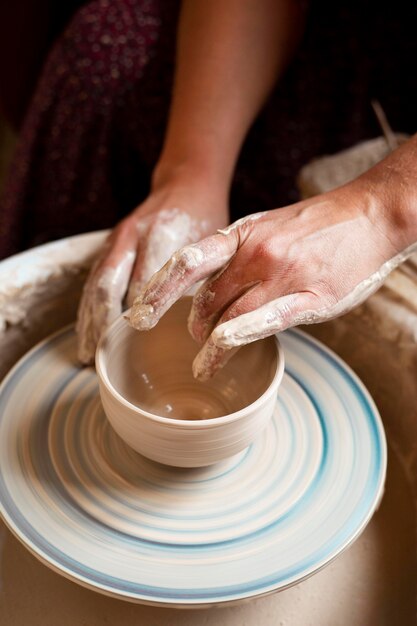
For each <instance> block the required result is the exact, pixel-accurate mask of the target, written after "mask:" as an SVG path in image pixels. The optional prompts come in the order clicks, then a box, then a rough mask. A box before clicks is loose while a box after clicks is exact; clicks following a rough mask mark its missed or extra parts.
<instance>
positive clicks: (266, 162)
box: [0, 0, 417, 257]
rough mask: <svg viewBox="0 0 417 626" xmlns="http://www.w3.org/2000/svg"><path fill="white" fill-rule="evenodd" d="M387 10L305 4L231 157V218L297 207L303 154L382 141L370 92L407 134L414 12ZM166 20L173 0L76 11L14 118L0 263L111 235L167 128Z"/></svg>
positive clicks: (105, 2)
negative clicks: (286, 59)
mask: <svg viewBox="0 0 417 626" xmlns="http://www.w3.org/2000/svg"><path fill="white" fill-rule="evenodd" d="M387 5H389V6H386V7H385V6H384V4H383V3H377V2H375V1H368V2H367V1H366V0H362V1H361V2H360V1H359V0H357V1H355V0H351V1H350V2H347V1H346V2H343V1H341V2H334V1H332V2H326V1H323V0H317V1H314V0H313V1H312V2H311V6H310V11H309V17H308V22H307V27H306V32H305V36H304V39H303V42H302V44H301V46H300V48H299V50H298V52H297V54H296V56H295V58H294V59H293V61H292V63H291V66H290V67H289V69H288V71H287V73H286V75H285V76H284V78H283V79H282V80H281V81H280V83H279V85H278V86H277V88H276V90H275V92H274V93H273V94H272V96H271V98H270V100H269V102H268V103H267V105H266V106H265V107H264V110H263V111H262V112H261V114H260V115H259V117H258V119H257V120H256V122H255V124H254V126H253V128H252V130H251V132H250V133H249V135H248V138H247V140H246V142H245V145H244V148H243V150H242V153H241V156H240V159H239V162H238V166H237V169H236V175H235V178H234V183H233V188H232V194H231V214H232V219H235V218H237V217H239V216H241V215H244V214H247V213H251V212H255V211H261V210H267V209H271V208H274V207H277V206H280V205H283V204H288V203H290V202H293V201H295V200H296V199H297V191H296V185H295V176H296V174H297V172H298V170H299V168H300V167H301V166H302V165H303V164H304V163H306V162H307V161H308V160H309V159H311V158H312V157H314V156H317V155H319V154H323V153H331V152H334V151H337V150H340V149H342V148H345V147H347V146H349V145H352V144H354V143H355V142H357V141H359V140H362V139H365V138H368V137H371V136H375V135H377V134H379V129H378V126H377V123H376V121H375V120H374V117H373V113H372V110H371V107H370V100H371V99H372V98H375V97H376V98H378V99H379V100H380V101H381V102H382V105H383V106H384V108H385V110H386V112H387V114H388V117H389V118H390V120H391V123H392V125H393V127H394V129H395V130H398V131H405V132H414V131H415V130H416V121H415V113H414V111H415V97H416V95H417V89H416V87H417V73H416V72H415V67H414V66H415V60H416V58H417V54H416V52H417V48H416V39H417V38H416V37H415V34H414V32H413V28H414V24H415V23H416V18H417V8H416V6H417V5H416V3H407V2H405V1H404V2H402V0H398V1H397V2H396V3H387ZM393 5H395V6H393ZM177 13H178V3H177V2H175V1H172V0H170V1H168V0H165V1H164V0H159V1H158V0H93V1H91V2H87V3H85V4H84V5H83V6H82V8H81V9H79V10H78V11H77V12H76V13H75V15H73V17H72V18H71V20H70V23H69V24H68V25H67V26H66V28H65V29H64V32H63V33H62V34H61V35H60V36H59V37H58V38H57V39H56V41H55V43H54V45H53V46H52V48H51V50H50V52H49V54H48V56H47V59H46V62H45V63H44V66H43V69H42V72H41V75H40V77H39V80H38V81H37V86H36V89H35V92H34V95H33V97H32V99H31V102H30V105H29V107H28V110H27V113H26V116H25V119H24V123H23V126H22V129H21V133H20V141H19V146H18V149H17V151H16V154H15V157H14V159H13V163H12V165H11V167H10V172H9V179H8V182H7V185H6V188H5V191H4V193H3V197H2V200H1V203H0V257H3V256H7V255H9V254H12V253H14V252H16V251H18V250H21V249H24V248H26V247H29V246H32V245H36V244H39V243H42V242H44V241H48V240H51V239H56V238H59V237H63V236H67V235H71V234H75V233H79V232H85V231H90V230H96V229H100V228H107V227H110V226H112V225H114V224H115V223H116V222H117V221H118V220H119V219H120V218H121V217H123V216H124V215H126V214H127V213H128V212H129V211H131V210H132V209H133V208H134V207H135V206H136V205H137V204H138V203H139V202H140V201H141V200H142V199H144V198H145V196H146V194H147V193H148V190H149V181H150V175H151V171H152V168H153V166H154V164H155V162H156V160H157V158H158V154H159V151H160V148H161V144H162V139H163V134H164V129H165V124H166V118H167V111H168V106H169V99H170V93H171V88H172V75H173V66H174V56H175V31H176V22H177Z"/></svg>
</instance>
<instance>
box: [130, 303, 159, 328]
mask: <svg viewBox="0 0 417 626" xmlns="http://www.w3.org/2000/svg"><path fill="white" fill-rule="evenodd" d="M157 322H158V318H157V317H156V315H155V309H154V307H153V306H152V304H145V303H142V302H140V301H139V302H137V300H136V301H135V302H133V306H132V308H131V309H130V317H129V323H130V325H131V326H133V328H136V330H150V329H151V328H153V327H154V326H155V325H156V323H157Z"/></svg>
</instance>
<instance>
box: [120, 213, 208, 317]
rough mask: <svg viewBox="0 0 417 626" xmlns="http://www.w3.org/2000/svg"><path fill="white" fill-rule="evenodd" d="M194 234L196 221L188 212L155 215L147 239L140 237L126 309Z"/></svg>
mask: <svg viewBox="0 0 417 626" xmlns="http://www.w3.org/2000/svg"><path fill="white" fill-rule="evenodd" d="M197 233H198V228H197V227H196V224H195V221H194V220H192V219H191V218H190V216H189V215H188V214H187V213H183V212H181V211H179V210H178V209H172V210H169V211H168V210H166V211H161V212H160V213H159V214H158V216H157V217H156V219H155V220H154V222H153V223H152V225H151V226H149V227H148V229H147V232H146V236H142V237H141V239H140V241H139V242H138V250H137V256H136V262H135V266H134V268H133V272H132V276H131V280H130V285H129V292H128V296H127V304H128V306H129V307H131V306H132V304H133V302H134V300H135V298H136V297H137V296H138V295H139V294H140V292H141V290H142V288H143V286H144V285H145V283H146V282H147V281H148V280H150V278H152V276H153V275H154V274H156V272H158V271H159V270H160V269H161V268H162V267H163V265H164V264H165V263H166V262H167V261H168V260H169V258H170V257H171V256H172V255H173V254H174V252H176V251H177V250H178V249H179V248H181V247H182V246H185V245H187V244H189V243H192V242H193V241H195V240H196V239H198V237H197Z"/></svg>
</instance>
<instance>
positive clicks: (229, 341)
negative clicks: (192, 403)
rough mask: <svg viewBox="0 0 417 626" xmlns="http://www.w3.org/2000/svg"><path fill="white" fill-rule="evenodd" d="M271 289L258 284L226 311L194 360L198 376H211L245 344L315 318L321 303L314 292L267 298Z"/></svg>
mask: <svg viewBox="0 0 417 626" xmlns="http://www.w3.org/2000/svg"><path fill="white" fill-rule="evenodd" d="M271 289H272V285H271ZM269 291H270V289H268V287H267V285H266V284H264V283H263V284H261V285H256V286H255V287H254V288H253V289H250V290H249V291H248V292H246V293H245V294H244V295H243V296H242V297H241V298H239V299H238V300H237V301H236V302H234V303H233V304H232V305H231V306H230V307H229V309H228V310H227V311H226V312H225V313H224V314H223V316H222V317H221V319H220V322H219V324H218V325H217V326H216V328H215V329H214V331H213V332H212V334H211V335H210V337H209V338H208V339H207V341H206V343H205V344H204V346H203V348H202V349H201V350H200V352H199V353H198V355H197V356H196V358H195V360H194V363H193V374H194V376H195V377H196V378H198V379H199V380H208V379H209V378H211V377H212V376H213V375H214V374H215V373H216V371H217V370H218V369H220V368H221V367H223V366H224V365H225V364H226V363H227V361H228V360H229V359H230V358H231V356H232V355H233V354H234V353H235V352H236V350H237V349H238V348H239V347H240V346H242V345H245V344H247V343H251V342H252V341H256V340H258V339H264V338H265V337H269V336H270V335H273V334H275V333H276V332H280V331H282V330H285V329H286V328H289V327H291V326H296V325H298V324H302V323H306V320H309V321H312V318H313V317H314V315H315V314H316V310H315V309H317V303H318V298H317V296H316V295H315V294H313V293H311V292H300V293H295V294H288V295H284V296H281V297H280V298H277V299H275V300H272V301H266V300H267V298H268V292H269ZM265 301H266V302H265Z"/></svg>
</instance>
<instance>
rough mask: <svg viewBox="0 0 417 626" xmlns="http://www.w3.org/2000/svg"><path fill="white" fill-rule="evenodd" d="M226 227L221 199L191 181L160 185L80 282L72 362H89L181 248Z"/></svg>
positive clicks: (117, 231) (120, 227) (123, 223)
mask: <svg viewBox="0 0 417 626" xmlns="http://www.w3.org/2000/svg"><path fill="white" fill-rule="evenodd" d="M227 223H228V210H227V201H226V198H225V196H224V195H223V194H221V193H219V192H217V191H216V190H214V189H213V187H211V188H210V189H207V188H206V187H205V186H204V185H203V184H201V183H200V182H199V181H196V179H195V178H193V179H192V180H184V178H182V179H181V180H180V181H178V180H176V181H175V182H172V181H170V182H166V183H164V184H163V185H161V186H159V187H158V188H157V189H156V190H155V191H153V192H152V193H151V194H150V195H149V196H148V198H147V199H146V200H145V201H144V202H143V203H142V204H141V205H140V206H138V207H137V208H136V209H135V210H134V211H133V212H132V213H131V214H130V215H128V216H127V217H126V218H125V219H124V220H123V221H121V222H120V223H119V224H118V225H117V226H116V228H115V229H114V230H113V231H112V232H111V233H110V235H109V237H108V239H107V241H106V243H105V245H104V247H103V249H102V251H101V253H100V255H99V258H98V260H97V261H96V262H95V264H94V266H93V268H92V270H91V272H90V275H89V277H88V279H87V281H86V284H85V287H84V291H83V296H82V299H81V302H80V306H79V309H78V319H77V326H76V330H77V334H78V357H79V359H80V361H81V362H82V363H85V364H89V363H91V362H92V361H93V359H94V354H95V349H96V345H97V342H98V340H99V338H100V335H101V333H102V331H103V330H104V329H105V328H106V327H107V326H108V325H109V324H110V323H111V322H112V321H113V320H114V319H115V318H116V317H117V316H118V315H120V313H121V312H122V302H123V299H124V297H125V295H126V294H127V303H128V305H130V304H131V303H132V302H133V300H134V298H135V296H136V295H137V293H138V292H139V291H140V289H141V287H142V286H143V285H144V283H145V282H146V281H147V280H149V278H150V277H151V276H152V275H153V274H154V273H155V272H156V271H157V270H158V269H160V268H161V267H162V266H163V264H164V263H165V262H166V261H167V259H169V257H170V256H171V255H172V254H173V253H174V252H175V250H177V249H178V248H181V247H182V246H184V245H187V244H190V243H191V242H194V241H198V240H199V239H201V238H202V237H205V236H206V235H208V234H210V233H213V232H215V231H216V229H217V228H221V227H223V226H225V225H226V224H227Z"/></svg>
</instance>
